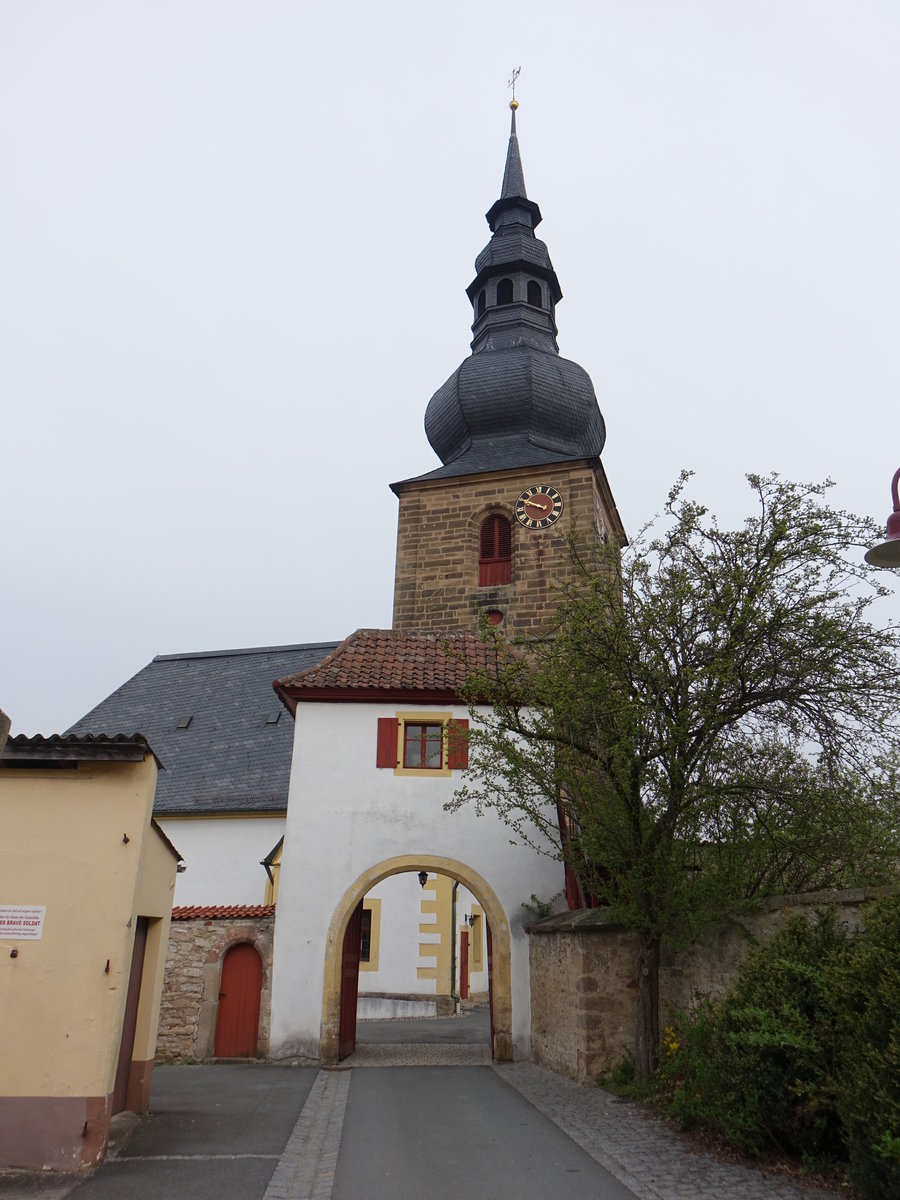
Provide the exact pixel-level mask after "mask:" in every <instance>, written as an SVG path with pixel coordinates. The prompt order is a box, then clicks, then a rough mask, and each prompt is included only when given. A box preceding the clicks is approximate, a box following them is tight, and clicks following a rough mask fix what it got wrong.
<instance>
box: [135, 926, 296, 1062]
mask: <svg viewBox="0 0 900 1200" xmlns="http://www.w3.org/2000/svg"><path fill="white" fill-rule="evenodd" d="M258 907H262V906H258ZM177 912H178V910H177V909H176V910H175V914H173V920H172V925H171V929H170V932H169V947H168V952H167V955H166V973H165V978H164V980H163V992H162V1001H161V1004H160V1011H159V1033H158V1037H157V1057H158V1058H160V1059H163V1060H176V1061H178V1060H181V1061H183V1060H190V1059H206V1058H212V1057H213V1054H214V1051H215V1039H216V1018H217V1016H218V1007H219V985H220V982H221V978H222V960H223V958H224V957H225V954H226V952H227V950H228V949H229V948H230V947H231V946H234V945H236V944H237V943H238V942H250V943H251V944H252V945H254V946H255V947H256V949H257V950H258V951H259V954H260V957H261V958H262V964H263V979H262V991H261V994H260V1006H259V1047H258V1050H257V1053H258V1056H259V1057H260V1058H267V1057H268V1054H269V1026H270V1014H271V1008H272V943H273V936H274V930H275V916H274V909H272V910H271V911H270V912H268V913H267V914H266V915H265V916H256V917H243V918H233V917H217V916H207V917H192V918H189V919H184V918H180V919H179V918H178V917H177V915H176V914H177Z"/></svg>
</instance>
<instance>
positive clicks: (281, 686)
mask: <svg viewBox="0 0 900 1200" xmlns="http://www.w3.org/2000/svg"><path fill="white" fill-rule="evenodd" d="M495 653H496V652H495V650H494V648H493V646H492V644H491V643H490V642H485V641H483V640H482V639H481V638H480V637H479V636H478V634H477V633H471V632H468V631H465V630H459V629H457V630H449V631H447V632H446V633H441V632H437V631H432V630H403V629H358V630H357V631H356V633H353V634H351V635H350V637H348V638H346V639H345V640H344V641H343V642H341V644H340V645H339V646H338V647H337V649H336V650H335V651H334V652H333V653H332V654H329V655H328V656H327V657H326V658H324V659H323V660H322V662H321V663H319V664H318V665H317V666H314V667H311V668H309V669H308V670H306V671H299V672H297V673H295V674H293V675H288V676H285V677H284V678H282V679H279V680H278V681H277V682H276V684H275V689H276V691H277V692H278V694H279V695H280V696H281V697H282V698H283V699H284V701H285V703H286V704H288V706H289V707H293V705H294V704H295V703H296V701H297V700H298V699H303V693H304V692H306V693H308V694H309V698H312V697H313V696H314V695H315V696H316V697H317V696H318V695H319V694H320V693H321V692H335V693H338V692H344V693H350V694H353V695H354V696H356V697H357V698H360V697H362V698H367V697H366V696H365V694H366V693H371V697H370V698H371V699H377V698H378V694H380V693H387V692H390V693H397V692H409V693H427V692H435V693H440V694H442V695H447V694H457V693H459V692H460V690H461V689H462V688H463V686H464V685H465V682H466V679H467V678H468V676H469V675H471V674H473V673H482V672H490V671H491V670H492V669H493V666H494V663H495Z"/></svg>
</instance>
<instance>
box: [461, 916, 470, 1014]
mask: <svg viewBox="0 0 900 1200" xmlns="http://www.w3.org/2000/svg"><path fill="white" fill-rule="evenodd" d="M459 998H460V1000H468V998H469V931H468V929H461V930H460V932H459Z"/></svg>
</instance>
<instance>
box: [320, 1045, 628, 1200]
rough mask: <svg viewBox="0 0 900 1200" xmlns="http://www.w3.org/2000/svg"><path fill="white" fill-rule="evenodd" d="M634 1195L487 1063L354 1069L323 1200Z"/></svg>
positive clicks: (591, 1199)
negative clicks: (334, 1164) (332, 1174)
mask: <svg viewBox="0 0 900 1200" xmlns="http://www.w3.org/2000/svg"><path fill="white" fill-rule="evenodd" d="M423 1196H428V1197H429V1198H430V1200H458V1198H459V1197H465V1196H490V1197H491V1200H547V1197H552V1198H553V1200H634V1197H633V1193H632V1192H630V1191H628V1189H627V1188H625V1187H623V1186H622V1184H621V1183H619V1182H617V1181H616V1180H615V1179H613V1177H612V1176H611V1175H610V1174H609V1173H608V1172H607V1171H605V1170H604V1169H603V1167H601V1166H600V1165H599V1163H597V1162H595V1161H594V1159H592V1158H591V1157H590V1155H588V1154H586V1153H585V1152H584V1151H583V1150H581V1149H580V1148H579V1147H578V1146H576V1145H575V1143H574V1142H573V1141H572V1140H571V1139H570V1138H569V1137H567V1136H566V1134H564V1133H563V1132H562V1130H560V1129H559V1128H557V1126H556V1125H554V1124H553V1123H552V1122H551V1121H549V1120H547V1118H546V1117H544V1116H542V1115H541V1113H539V1112H538V1111H537V1109H536V1108H534V1107H532V1105H530V1104H529V1103H528V1101H527V1100H525V1099H524V1098H523V1097H522V1096H520V1095H519V1093H518V1092H516V1091H514V1090H513V1089H512V1088H511V1087H509V1085H508V1084H506V1083H504V1082H503V1080H502V1079H500V1078H499V1076H498V1075H497V1074H496V1073H495V1072H494V1071H492V1070H491V1069H490V1067H381V1068H378V1067H373V1068H366V1069H361V1070H355V1071H353V1075H352V1080H351V1085H350V1092H349V1099H348V1101H347V1109H346V1114H345V1117H344V1128H343V1135H342V1137H341V1145H340V1153H339V1154H338V1158H337V1170H336V1172H335V1177H334V1189H333V1191H332V1200H422V1197H423Z"/></svg>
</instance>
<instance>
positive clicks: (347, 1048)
mask: <svg viewBox="0 0 900 1200" xmlns="http://www.w3.org/2000/svg"><path fill="white" fill-rule="evenodd" d="M362 912H363V905H362V900H360V902H359V904H357V906H356V908H355V909H354V910H353V915H352V916H351V917H350V920H349V922H348V924H347V930H346V932H345V933H344V949H343V951H342V954H341V1026H340V1030H339V1032H338V1061H340V1060H341V1059H342V1058H346V1057H347V1055H348V1054H352V1053H353V1051H354V1050H355V1049H356V1001H357V997H358V994H359V945H360V940H361V938H362Z"/></svg>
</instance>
